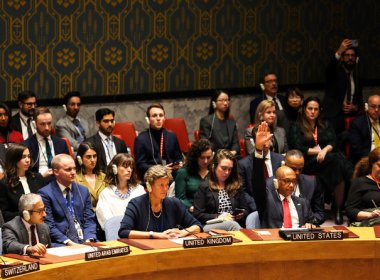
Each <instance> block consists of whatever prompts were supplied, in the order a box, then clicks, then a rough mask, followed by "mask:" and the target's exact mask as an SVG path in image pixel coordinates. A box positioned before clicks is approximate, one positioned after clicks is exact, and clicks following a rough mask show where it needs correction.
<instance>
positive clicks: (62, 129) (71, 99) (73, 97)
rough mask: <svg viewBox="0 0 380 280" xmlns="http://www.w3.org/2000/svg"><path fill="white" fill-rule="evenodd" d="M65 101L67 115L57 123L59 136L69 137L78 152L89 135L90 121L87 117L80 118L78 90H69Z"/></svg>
mask: <svg viewBox="0 0 380 280" xmlns="http://www.w3.org/2000/svg"><path fill="white" fill-rule="evenodd" d="M63 101H64V105H63V106H64V108H65V110H66V115H65V116H64V117H63V118H61V119H60V120H59V121H57V123H56V125H55V127H56V131H57V136H59V137H66V138H67V139H69V141H70V144H71V146H72V147H73V149H74V152H76V151H77V149H78V146H79V144H80V143H82V142H83V141H84V140H86V138H87V137H89V135H88V132H89V130H88V123H87V120H86V119H85V118H78V113H79V109H80V105H81V102H80V93H79V92H78V91H70V92H68V93H67V94H66V95H65V96H64V98H63Z"/></svg>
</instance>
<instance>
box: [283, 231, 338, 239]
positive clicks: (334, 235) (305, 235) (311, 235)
mask: <svg viewBox="0 0 380 280" xmlns="http://www.w3.org/2000/svg"><path fill="white" fill-rule="evenodd" d="M341 239H343V231H332V232H324V231H321V232H312V231H310V232H297V233H292V234H291V236H290V240H292V241H310V240H341Z"/></svg>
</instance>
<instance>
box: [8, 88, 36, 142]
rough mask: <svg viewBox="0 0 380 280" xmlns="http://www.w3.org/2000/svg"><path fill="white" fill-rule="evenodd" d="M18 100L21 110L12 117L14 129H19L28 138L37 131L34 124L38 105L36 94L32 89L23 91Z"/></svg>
mask: <svg viewBox="0 0 380 280" xmlns="http://www.w3.org/2000/svg"><path fill="white" fill-rule="evenodd" d="M17 101H18V102H17V105H18V108H19V110H18V113H17V114H15V115H14V116H13V117H12V129H14V130H16V131H19V132H20V133H21V134H22V137H23V138H24V140H26V139H28V138H29V137H32V136H33V134H34V133H35V132H36V128H35V127H34V125H33V117H34V109H35V108H36V106H37V98H36V94H35V93H34V92H33V91H30V90H25V91H21V92H19V94H18V96H17Z"/></svg>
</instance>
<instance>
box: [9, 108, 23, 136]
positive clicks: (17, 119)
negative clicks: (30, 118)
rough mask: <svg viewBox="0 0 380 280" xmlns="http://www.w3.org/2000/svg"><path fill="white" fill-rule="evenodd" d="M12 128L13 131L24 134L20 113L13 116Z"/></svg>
mask: <svg viewBox="0 0 380 280" xmlns="http://www.w3.org/2000/svg"><path fill="white" fill-rule="evenodd" d="M11 128H12V129H13V130H17V131H19V132H20V133H21V134H22V127H21V119H20V112H18V113H17V114H15V115H14V116H12V123H11Z"/></svg>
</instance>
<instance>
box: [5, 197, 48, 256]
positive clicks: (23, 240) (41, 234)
mask: <svg viewBox="0 0 380 280" xmlns="http://www.w3.org/2000/svg"><path fill="white" fill-rule="evenodd" d="M19 211H20V216H16V217H15V218H13V219H12V220H10V221H9V222H7V223H5V224H4V225H3V228H2V235H3V251H4V253H13V254H20V255H26V254H37V255H44V254H45V253H46V247H51V242H50V234H49V227H48V226H47V225H46V224H45V223H44V218H45V216H46V212H45V205H44V203H43V201H42V198H41V196H40V195H38V194H34V193H29V194H24V195H22V196H21V198H20V201H19Z"/></svg>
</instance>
